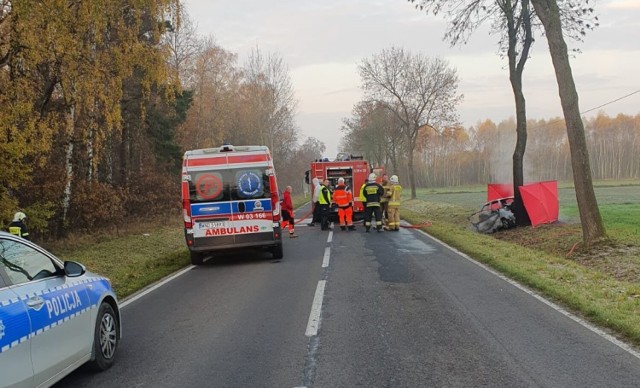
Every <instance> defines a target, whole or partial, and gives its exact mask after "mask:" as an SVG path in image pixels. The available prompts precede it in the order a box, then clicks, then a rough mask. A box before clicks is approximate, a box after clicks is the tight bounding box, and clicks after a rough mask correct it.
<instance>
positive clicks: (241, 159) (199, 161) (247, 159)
mask: <svg viewBox="0 0 640 388" xmlns="http://www.w3.org/2000/svg"><path fill="white" fill-rule="evenodd" d="M269 160H270V158H269V155H267V154H255V155H221V156H216V157H205V158H191V159H185V161H184V166H185V167H202V166H215V165H225V164H234V163H260V162H268V161H269Z"/></svg>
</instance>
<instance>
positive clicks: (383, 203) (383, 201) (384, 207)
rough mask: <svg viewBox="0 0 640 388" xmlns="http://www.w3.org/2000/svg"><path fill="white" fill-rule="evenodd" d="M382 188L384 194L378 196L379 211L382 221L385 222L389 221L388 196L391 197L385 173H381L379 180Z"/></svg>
mask: <svg viewBox="0 0 640 388" xmlns="http://www.w3.org/2000/svg"><path fill="white" fill-rule="evenodd" d="M380 184H381V185H382V188H383V189H384V194H382V198H380V212H381V213H382V222H383V223H385V224H386V223H387V222H388V221H389V210H388V209H389V198H390V197H391V183H389V179H388V177H387V174H382V181H381V182H380Z"/></svg>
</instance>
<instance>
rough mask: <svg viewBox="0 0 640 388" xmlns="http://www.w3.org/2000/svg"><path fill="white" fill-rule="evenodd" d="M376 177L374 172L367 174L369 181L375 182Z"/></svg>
mask: <svg viewBox="0 0 640 388" xmlns="http://www.w3.org/2000/svg"><path fill="white" fill-rule="evenodd" d="M376 178H377V177H376V174H374V173H371V174H369V182H375V180H376Z"/></svg>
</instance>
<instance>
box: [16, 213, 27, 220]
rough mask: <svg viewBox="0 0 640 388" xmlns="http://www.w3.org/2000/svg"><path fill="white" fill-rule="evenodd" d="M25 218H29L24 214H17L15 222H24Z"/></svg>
mask: <svg viewBox="0 0 640 388" xmlns="http://www.w3.org/2000/svg"><path fill="white" fill-rule="evenodd" d="M25 218H27V215H26V214H24V213H23V212H17V213H16V215H14V216H13V221H14V222H17V221H24V219H25Z"/></svg>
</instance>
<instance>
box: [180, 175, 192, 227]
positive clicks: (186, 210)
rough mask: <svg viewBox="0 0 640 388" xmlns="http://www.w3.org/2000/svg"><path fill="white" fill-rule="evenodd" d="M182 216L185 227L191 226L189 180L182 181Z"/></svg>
mask: <svg viewBox="0 0 640 388" xmlns="http://www.w3.org/2000/svg"><path fill="white" fill-rule="evenodd" d="M182 217H183V218H184V227H185V229H191V228H192V227H193V221H192V220H191V203H190V202H189V182H182Z"/></svg>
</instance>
